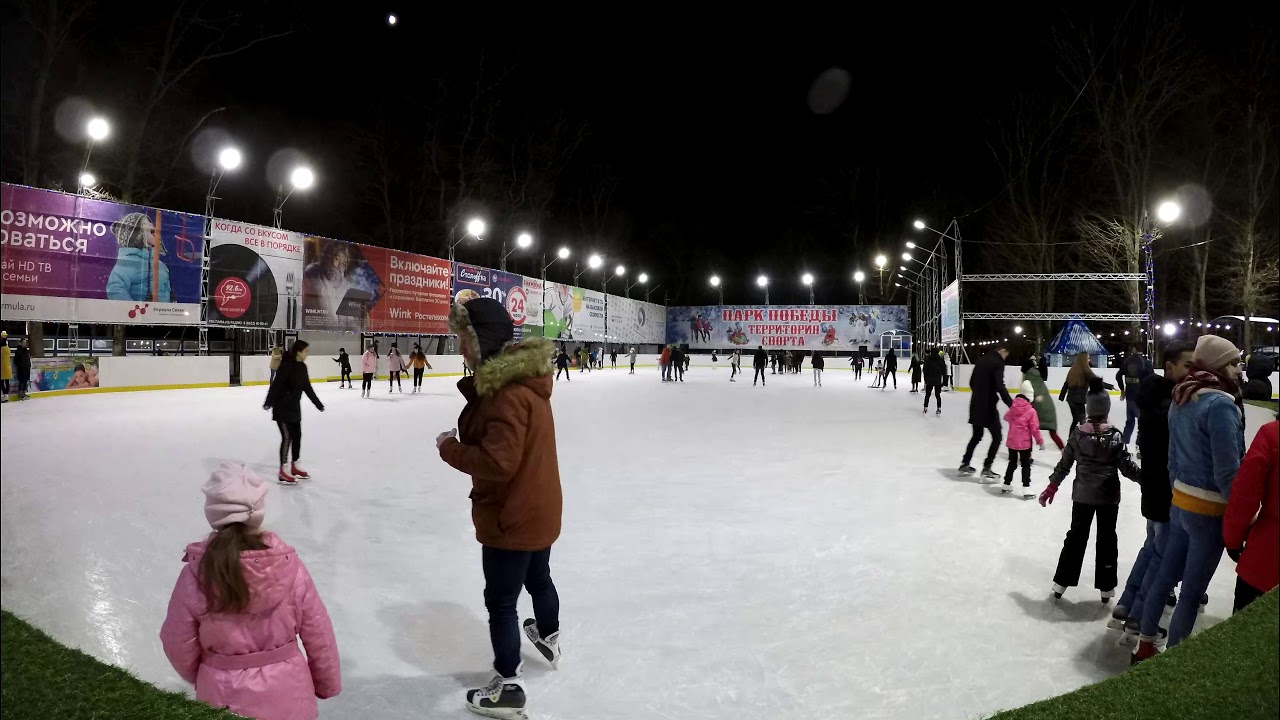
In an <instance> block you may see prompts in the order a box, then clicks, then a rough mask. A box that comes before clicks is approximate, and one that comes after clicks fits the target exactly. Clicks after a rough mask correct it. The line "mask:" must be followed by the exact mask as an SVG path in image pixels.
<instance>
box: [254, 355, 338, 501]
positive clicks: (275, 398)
mask: <svg viewBox="0 0 1280 720" xmlns="http://www.w3.org/2000/svg"><path fill="white" fill-rule="evenodd" d="M306 360H307V342H306V341H305V340H294V341H293V345H292V346H290V347H289V351H288V352H286V353H285V354H284V357H283V359H282V360H281V361H280V371H279V372H277V373H276V379H275V380H274V381H273V382H272V383H271V387H270V388H269V389H268V390H267V399H266V401H265V402H263V404H262V409H263V410H270V411H271V419H272V420H275V421H276V427H277V428H278V429H279V430H280V476H279V478H278V480H279V482H280V484H281V485H286V486H290V487H293V486H296V485H297V484H298V479H302V480H306V479H307V478H309V477H311V474H310V473H308V472H307V471H306V470H303V469H302V468H300V467H298V457H299V456H300V455H301V453H302V395H303V393H306V395H307V397H308V398H310V399H311V404H312V405H315V406H316V409H317V410H319V411H320V412H324V403H322V402H320V398H318V397H316V391H315V390H313V389H311V375H310V374H309V373H308V372H307V362H306ZM291 452H292V461H291V460H290V453H291Z"/></svg>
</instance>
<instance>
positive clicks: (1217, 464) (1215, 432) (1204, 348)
mask: <svg viewBox="0 0 1280 720" xmlns="http://www.w3.org/2000/svg"><path fill="white" fill-rule="evenodd" d="M1243 456H1244V399H1243V398H1242V397H1241V390H1240V351H1239V350H1238V349H1236V347H1235V346H1234V345H1232V344H1231V342H1230V341H1229V340H1226V339H1225V338H1221V337H1218V336H1217V335H1201V336H1200V338H1199V339H1198V340H1196V349H1195V352H1194V353H1193V354H1192V365H1191V370H1190V372H1188V373H1187V375H1186V377H1184V378H1182V380H1181V381H1179V382H1178V385H1177V386H1176V387H1175V388H1174V389H1173V404H1171V405H1170V406H1169V479H1170V480H1172V481H1173V503H1172V507H1170V509H1169V537H1168V539H1167V540H1166V541H1165V548H1164V557H1163V558H1161V561H1160V572H1159V574H1158V575H1156V579H1155V581H1154V583H1153V584H1152V586H1151V590H1150V591H1149V592H1148V593H1147V597H1146V599H1145V600H1144V601H1143V608H1142V635H1141V636H1140V637H1139V638H1138V640H1139V642H1138V646H1137V648H1136V649H1135V650H1134V653H1133V658H1132V661H1133V662H1141V661H1143V660H1146V659H1148V658H1150V657H1152V656H1153V655H1155V654H1156V648H1155V643H1156V640H1157V637H1158V634H1159V623H1160V619H1161V617H1162V615H1163V611H1164V608H1163V607H1161V603H1160V602H1159V601H1158V600H1157V599H1156V598H1166V597H1168V595H1169V593H1171V592H1173V587H1174V585H1177V584H1178V582H1179V581H1181V583H1182V591H1181V592H1180V593H1179V594H1178V601H1177V605H1176V607H1174V609H1173V617H1172V618H1171V619H1170V621H1169V647H1170V648H1173V647H1177V645H1178V644H1179V643H1181V642H1182V641H1183V640H1185V639H1186V638H1187V636H1188V635H1190V634H1191V630H1192V629H1193V628H1194V627H1195V623H1196V617H1197V615H1198V614H1199V606H1200V602H1201V599H1202V598H1203V596H1204V594H1205V593H1206V592H1207V591H1208V589H1209V582H1210V581H1211V580H1212V579H1213V575H1214V573H1215V572H1216V571H1217V569H1218V563H1219V562H1220V561H1221V560H1222V553H1223V551H1224V549H1225V544H1224V542H1223V535H1222V518H1223V515H1225V514H1226V510H1227V506H1228V504H1229V503H1230V500H1231V484H1232V482H1233V481H1234V480H1235V475H1236V471H1237V470H1239V468H1240V460H1241V458H1242V457H1243Z"/></svg>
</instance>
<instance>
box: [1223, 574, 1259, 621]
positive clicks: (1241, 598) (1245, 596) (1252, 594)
mask: <svg viewBox="0 0 1280 720" xmlns="http://www.w3.org/2000/svg"><path fill="white" fill-rule="evenodd" d="M1265 594H1266V593H1264V592H1262V591H1261V590H1259V589H1258V588H1256V587H1254V586H1252V585H1250V584H1249V583H1247V582H1245V581H1244V578H1242V577H1240V576H1239V575H1237V576H1236V604H1235V607H1234V608H1232V609H1231V614H1232V615H1235V614H1236V613H1238V612H1240V611H1241V610H1243V609H1245V607H1246V606H1248V604H1249V603H1251V602H1253V601H1254V600H1257V599H1258V598H1260V597H1262V596H1263V595H1265Z"/></svg>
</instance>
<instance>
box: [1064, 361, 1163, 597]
mask: <svg viewBox="0 0 1280 720" xmlns="http://www.w3.org/2000/svg"><path fill="white" fill-rule="evenodd" d="M1110 412H1111V398H1110V397H1109V396H1108V395H1107V391H1106V390H1105V389H1104V387H1103V382H1102V379H1101V378H1097V377H1095V378H1093V379H1092V380H1091V381H1090V384H1089V392H1088V394H1087V395H1086V396H1085V406H1084V422H1082V423H1080V424H1079V425H1078V426H1076V427H1074V428H1072V430H1071V436H1070V437H1069V438H1068V439H1067V447H1066V448H1065V449H1063V451H1062V459H1061V460H1059V461H1058V466H1057V467H1056V468H1054V469H1053V475H1051V476H1050V477H1049V486H1048V487H1046V488H1045V489H1044V492H1042V493H1040V505H1041V506H1046V505H1050V504H1052V503H1053V496H1054V495H1055V494H1056V493H1057V492H1058V486H1059V485H1061V484H1062V480H1063V478H1065V477H1066V476H1067V473H1069V472H1071V465H1072V464H1073V463H1079V467H1077V468H1076V479H1075V484H1074V485H1073V486H1072V488H1071V529H1069V530H1067V537H1066V539H1065V540H1063V541H1062V554H1060V555H1059V556H1058V569H1057V571H1056V572H1055V573H1054V575H1053V596H1054V597H1055V598H1060V597H1062V593H1064V592H1066V590H1067V588H1069V587H1074V586H1075V585H1076V583H1078V582H1079V580H1080V566H1081V565H1082V564H1083V563H1084V550H1085V546H1087V545H1088V544H1089V526H1090V525H1091V524H1093V516H1094V515H1097V516H1098V536H1097V539H1096V545H1095V547H1094V552H1095V553H1096V561H1095V569H1094V576H1093V584H1094V587H1096V588H1097V589H1098V590H1100V591H1101V592H1102V602H1104V603H1105V602H1109V601H1110V600H1111V597H1112V596H1113V595H1114V594H1115V587H1116V514H1117V513H1118V511H1119V510H1120V473H1123V474H1124V476H1125V477H1127V478H1129V479H1130V480H1134V481H1137V480H1138V475H1139V472H1140V471H1139V469H1138V466H1137V465H1135V464H1134V462H1133V458H1131V457H1130V456H1129V450H1128V448H1127V447H1126V446H1125V443H1124V437H1123V436H1122V435H1121V434H1120V431H1119V430H1117V429H1116V428H1115V427H1113V426H1112V425H1110V424H1109V423H1108V422H1107V415H1108V414H1109V413H1110Z"/></svg>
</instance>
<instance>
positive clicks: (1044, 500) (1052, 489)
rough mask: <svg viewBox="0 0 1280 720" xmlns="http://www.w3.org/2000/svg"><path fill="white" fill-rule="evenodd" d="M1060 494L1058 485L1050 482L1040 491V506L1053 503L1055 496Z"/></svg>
mask: <svg viewBox="0 0 1280 720" xmlns="http://www.w3.org/2000/svg"><path fill="white" fill-rule="evenodd" d="M1057 494H1058V486H1057V485H1054V484H1053V483H1049V487H1046V488H1045V489H1044V492H1042V493H1040V507H1046V506H1049V505H1052V504H1053V496H1054V495H1057Z"/></svg>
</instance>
